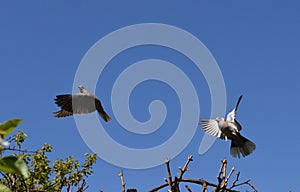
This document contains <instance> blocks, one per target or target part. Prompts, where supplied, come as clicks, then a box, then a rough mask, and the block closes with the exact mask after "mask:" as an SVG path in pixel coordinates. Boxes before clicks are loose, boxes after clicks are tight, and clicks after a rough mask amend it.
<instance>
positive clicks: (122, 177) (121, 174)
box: [118, 171, 125, 192]
mask: <svg viewBox="0 0 300 192" xmlns="http://www.w3.org/2000/svg"><path fill="white" fill-rule="evenodd" d="M118 176H119V177H120V179H121V183H122V192H125V180H124V176H123V171H122V172H121V173H119V174H118Z"/></svg>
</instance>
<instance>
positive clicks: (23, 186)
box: [0, 120, 97, 192]
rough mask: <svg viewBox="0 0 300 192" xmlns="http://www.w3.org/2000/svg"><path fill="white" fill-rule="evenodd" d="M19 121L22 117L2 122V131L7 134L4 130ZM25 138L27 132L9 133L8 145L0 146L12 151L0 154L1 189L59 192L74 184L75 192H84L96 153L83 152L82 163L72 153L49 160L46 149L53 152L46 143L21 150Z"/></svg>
mask: <svg viewBox="0 0 300 192" xmlns="http://www.w3.org/2000/svg"><path fill="white" fill-rule="evenodd" d="M20 122H21V120H10V121H7V122H5V123H4V124H1V125H0V131H1V130H2V131H3V134H2V135H3V136H7V134H6V132H5V131H9V132H11V131H12V130H13V129H14V128H16V127H17V126H18V125H19V123H20ZM9 126H11V127H9ZM1 128H2V129H1ZM0 134H1V133H0ZM3 138H4V137H1V139H3ZM26 138H27V134H26V133H24V132H23V131H18V133H17V134H15V135H13V136H12V139H11V142H12V143H11V146H10V147H6V146H2V150H1V151H2V153H3V152H6V151H15V153H14V154H12V155H8V156H3V157H1V158H0V172H1V174H2V178H0V191H1V192H11V191H33V190H35V191H49V192H50V191H51V192H60V191H62V190H63V189H66V191H72V189H74V188H77V189H76V191H77V192H83V191H84V190H85V189H86V188H87V186H86V182H85V178H87V177H88V176H89V175H91V174H92V173H93V171H92V166H93V165H94V164H95V163H96V159H97V156H96V154H85V157H86V158H85V161H84V162H83V163H82V164H81V163H80V162H79V161H78V160H76V159H74V157H72V156H69V157H67V158H65V159H56V160H55V161H54V163H51V161H50V160H49V158H48V153H50V152H52V146H51V145H50V144H47V143H45V144H44V145H43V146H42V147H41V148H40V149H38V150H36V151H27V150H22V144H23V143H24V141H25V140H26ZM73 191H74V190H73Z"/></svg>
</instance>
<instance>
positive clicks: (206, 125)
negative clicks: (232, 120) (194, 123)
mask: <svg viewBox="0 0 300 192" xmlns="http://www.w3.org/2000/svg"><path fill="white" fill-rule="evenodd" d="M200 127H201V128H202V129H203V130H204V131H205V133H207V134H209V135H212V136H215V137H219V138H220V137H222V131H221V130H220V127H219V123H218V121H217V120H216V119H200Z"/></svg>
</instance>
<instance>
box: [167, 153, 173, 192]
mask: <svg viewBox="0 0 300 192" xmlns="http://www.w3.org/2000/svg"><path fill="white" fill-rule="evenodd" d="M166 166H167V170H168V178H169V182H168V184H169V186H170V188H172V183H173V181H172V174H171V169H170V160H169V158H166Z"/></svg>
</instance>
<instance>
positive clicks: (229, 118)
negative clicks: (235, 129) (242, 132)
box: [226, 95, 243, 122]
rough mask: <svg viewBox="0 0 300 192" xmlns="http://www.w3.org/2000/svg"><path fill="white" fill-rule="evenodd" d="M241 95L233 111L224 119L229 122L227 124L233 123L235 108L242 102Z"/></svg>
mask: <svg viewBox="0 0 300 192" xmlns="http://www.w3.org/2000/svg"><path fill="white" fill-rule="evenodd" d="M242 97H243V96H242V95H241V96H240V97H239V99H238V101H237V103H236V105H235V107H234V109H233V110H232V111H231V112H230V113H228V115H227V117H226V121H229V122H235V117H236V111H237V108H238V106H239V104H240V102H241V100H242Z"/></svg>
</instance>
